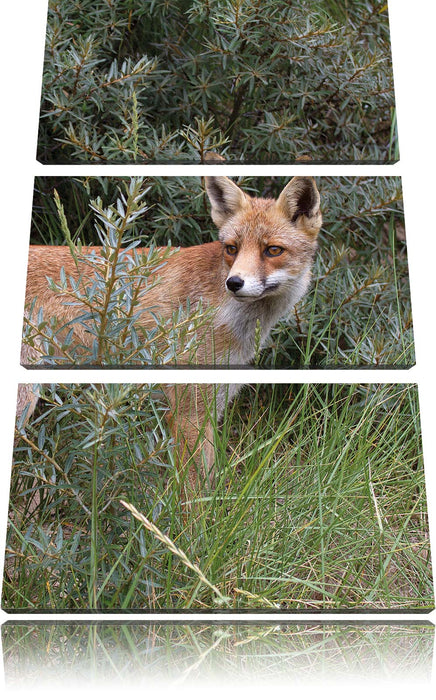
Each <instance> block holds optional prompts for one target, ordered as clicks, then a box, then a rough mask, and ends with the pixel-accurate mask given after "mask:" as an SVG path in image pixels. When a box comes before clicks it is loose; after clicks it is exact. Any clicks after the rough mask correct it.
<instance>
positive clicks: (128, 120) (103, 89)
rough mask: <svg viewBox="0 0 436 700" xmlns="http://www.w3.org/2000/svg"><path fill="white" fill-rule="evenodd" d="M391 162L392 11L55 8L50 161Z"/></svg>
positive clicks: (371, 1)
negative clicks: (303, 160) (223, 159)
mask: <svg viewBox="0 0 436 700" xmlns="http://www.w3.org/2000/svg"><path fill="white" fill-rule="evenodd" d="M211 154H215V159H216V155H217V154H218V156H221V159H222V158H225V159H226V160H227V161H229V162H244V163H250V162H257V163H278V162H286V163H288V162H292V161H295V160H298V159H299V158H305V157H308V158H310V159H312V160H313V161H315V162H337V161H348V162H354V161H366V162H390V161H392V160H395V159H396V158H397V157H398V153H397V146H396V126H395V111H394V93H393V77H392V65H391V58H390V46H389V24H388V14H387V4H386V3H385V2H380V1H379V0H354V1H353V2H350V3H346V4H345V6H344V3H339V2H336V1H335V0H324V1H322V2H318V3H313V2H310V1H309V0H300V2H298V3H290V2H289V1H288V0H267V1H266V2H265V0H213V1H212V0H207V1H205V0H172V1H171V2H169V1H168V0H152V1H151V2H140V1H139V0H75V2H71V0H49V11H48V24H47V39H46V56H45V64H44V75H43V87H42V104H41V121H40V132H39V146H38V158H39V159H40V160H41V161H42V162H46V163H54V162H57V163H67V162H75V161H87V162H91V163H107V162H120V163H121V162H149V163H153V162H154V163H159V162H162V163H163V162H181V163H182V162H206V161H207V159H208V157H209V158H210V157H212V159H213V158H214V156H211Z"/></svg>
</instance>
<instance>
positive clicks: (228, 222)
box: [206, 176, 322, 302]
mask: <svg viewBox="0 0 436 700" xmlns="http://www.w3.org/2000/svg"><path fill="white" fill-rule="evenodd" d="M206 189H207V193H208V196H209V199H210V202H211V207H212V210H211V215H212V219H213V221H214V223H215V224H216V225H217V226H218V228H219V239H220V241H221V243H222V245H223V257H224V261H225V264H226V266H227V267H228V274H227V278H226V289H227V291H228V293H229V294H231V295H232V297H234V298H235V299H237V300H238V301H241V302H249V301H255V300H258V299H261V298H265V297H267V296H275V295H279V294H283V292H284V291H285V290H286V289H290V288H291V287H292V286H295V285H296V284H298V282H299V280H302V279H303V278H305V279H307V282H308V280H309V278H310V269H311V266H312V261H313V256H314V253H315V250H316V246H317V236H318V232H319V230H320V228H321V224H322V217H321V211H320V197H319V193H318V190H317V187H316V185H315V181H314V180H313V178H311V177H294V178H293V179H292V180H291V181H290V182H289V183H288V184H287V185H286V187H285V188H284V190H283V191H282V193H281V194H280V196H279V198H278V199H277V200H274V199H260V198H258V197H250V196H249V195H247V194H246V193H245V192H243V191H242V190H241V189H240V188H239V187H238V186H237V185H236V184H235V183H234V182H233V181H232V180H230V179H229V178H227V177H223V176H220V177H206Z"/></svg>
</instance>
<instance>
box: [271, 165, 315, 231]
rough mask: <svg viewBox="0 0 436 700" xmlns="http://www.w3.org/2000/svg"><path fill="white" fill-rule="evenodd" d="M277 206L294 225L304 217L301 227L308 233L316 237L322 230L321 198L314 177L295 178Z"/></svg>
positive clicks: (284, 191)
mask: <svg viewBox="0 0 436 700" xmlns="http://www.w3.org/2000/svg"><path fill="white" fill-rule="evenodd" d="M276 206H277V207H278V209H279V210H280V211H281V213H282V214H284V215H285V216H286V218H287V219H289V220H290V221H291V222H292V223H296V222H297V221H298V220H299V219H300V218H301V217H304V218H302V219H301V226H302V228H304V230H305V231H307V232H308V233H311V234H314V235H316V234H317V233H318V231H319V229H320V228H321V224H322V217H321V210H320V197H319V192H318V189H317V187H316V184H315V180H314V179H313V178H312V177H293V178H292V180H291V181H290V182H288V184H287V185H286V187H285V189H284V190H283V191H282V193H281V194H280V197H279V198H278V200H277V205H276ZM298 223H299V224H300V222H299V221H298Z"/></svg>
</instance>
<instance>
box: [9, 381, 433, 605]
mask: <svg viewBox="0 0 436 700" xmlns="http://www.w3.org/2000/svg"><path fill="white" fill-rule="evenodd" d="M43 395H44V398H45V401H44V403H43V404H42V405H41V408H40V413H39V415H36V414H35V417H34V418H33V419H32V421H31V423H30V424H29V425H28V426H27V427H26V428H23V427H22V428H21V431H20V430H19V436H18V437H17V446H16V449H15V462H14V469H13V473H12V488H11V499H10V524H9V528H8V542H7V547H6V566H5V579H4V587H3V606H4V608H5V609H7V610H15V611H18V610H37V609H39V610H41V609H45V610H50V611H55V610H61V611H62V610H64V611H67V610H69V611H74V610H88V611H91V610H112V611H116V610H181V609H183V610H202V611H207V610H213V609H217V608H220V609H229V610H230V609H232V610H237V609H243V610H247V609H249V610H254V609H256V610H269V611H274V610H276V611H277V610H303V609H304V610H306V609H310V610H345V609H347V610H348V609H350V610H367V611H369V610H396V609H398V610H404V611H405V610H428V609H430V608H431V607H432V606H433V588H432V577H431V562H430V548H429V540H428V524H427V503H426V495H425V483H424V470H423V464H422V450H421V439H420V422H419V407H418V396H417V390H416V387H415V386H414V385H392V386H391V385H343V386H339V385H297V386H288V385H276V386H269V385H266V386H263V385H259V386H258V387H256V388H253V387H247V388H246V389H244V391H243V392H242V393H241V395H240V396H239V398H238V399H237V401H235V402H234V403H233V405H232V406H231V407H230V408H228V409H227V411H226V413H225V415H224V418H223V421H222V424H221V425H220V426H217V425H216V421H214V418H213V407H211V418H212V421H214V423H213V424H214V433H215V476H216V480H215V485H214V487H213V488H212V489H211V488H210V487H208V486H207V485H206V484H203V485H202V484H199V487H198V494H197V496H195V495H193V496H192V500H193V503H192V504H191V505H192V508H191V509H190V510H187V509H186V508H183V506H182V503H181V500H180V497H179V494H180V484H179V480H180V478H181V474H179V473H178V470H177V466H175V462H174V459H173V452H172V450H173V447H172V440H171V438H170V437H169V435H168V433H167V430H166V427H165V422H163V421H162V418H163V417H164V415H165V410H166V408H165V401H164V399H163V396H162V395H161V394H160V390H159V387H149V386H146V385H130V386H127V385H102V386H89V387H86V386H82V387H80V386H77V385H71V386H70V385H69V386H54V387H51V388H50V387H48V386H47V387H44V391H43ZM96 407H97V411H98V415H101V416H107V419H106V420H105V423H104V428H102V423H101V421H100V420H99V419H98V417H97V415H96ZM180 410H182V407H180ZM132 514H133V515H132Z"/></svg>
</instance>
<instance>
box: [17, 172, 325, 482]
mask: <svg viewBox="0 0 436 700" xmlns="http://www.w3.org/2000/svg"><path fill="white" fill-rule="evenodd" d="M206 187H207V192H208V196H209V199H210V202H211V205H212V210H211V214H212V218H213V220H214V222H215V223H216V224H217V226H218V228H219V240H218V241H215V242H212V243H205V244H203V245H197V246H192V247H189V248H182V249H180V250H178V251H176V252H174V253H173V254H172V255H171V256H170V257H169V258H168V260H167V261H166V262H165V263H164V264H163V266H161V267H160V268H159V270H158V271H157V273H156V275H157V277H158V281H157V284H156V285H155V286H152V287H151V288H150V289H149V290H148V291H147V293H146V294H145V295H144V297H143V300H142V301H141V304H142V306H143V309H144V311H143V316H142V317H141V325H142V326H143V327H144V328H147V327H148V328H150V327H152V326H153V325H154V323H155V321H154V319H153V316H152V315H151V314H150V313H148V312H147V309H149V308H151V307H152V308H153V312H154V313H155V314H157V315H160V316H161V317H163V318H171V315H172V313H173V311H174V310H176V309H178V308H179V307H180V305H186V302H187V300H189V302H190V303H191V305H192V304H195V303H196V302H199V301H201V303H202V304H203V305H204V306H206V307H208V308H209V309H211V310H212V313H211V316H210V320H209V323H208V325H207V326H206V328H205V329H202V331H201V332H202V338H201V341H202V342H201V343H200V346H199V348H198V350H197V352H196V358H195V360H196V363H197V364H199V365H210V364H217V365H220V364H221V365H222V364H229V365H233V366H239V365H247V364H249V363H250V361H251V360H252V359H253V357H254V354H255V350H256V341H255V335H256V329H259V327H260V344H261V345H264V344H265V343H266V341H267V339H268V336H269V333H270V331H271V329H272V327H273V326H274V325H275V323H276V322H277V321H278V319H279V318H282V317H285V316H287V315H288V314H289V313H290V312H291V310H292V308H293V306H294V305H295V303H296V302H297V301H298V300H299V299H300V298H301V297H302V296H303V295H304V293H305V292H306V290H307V288H308V285H309V282H310V276H311V267H312V261H313V256H314V253H315V250H316V245H317V242H316V239H317V234H318V231H319V229H320V226H321V213H320V206H319V195H318V191H317V189H316V186H315V183H314V181H313V180H312V179H311V178H308V177H297V178H293V180H291V181H290V182H289V183H288V185H287V186H286V187H285V188H284V190H283V192H282V193H281V195H280V197H279V198H278V200H273V199H260V198H253V197H250V196H248V195H247V194H246V193H244V192H243V191H242V190H241V189H240V188H239V187H237V185H236V184H235V183H234V182H233V181H232V180H229V179H228V178H226V177H208V178H206ZM91 250H94V251H97V252H99V250H100V249H99V248H97V247H92V248H90V249H88V250H86V249H84V250H83V251H82V255H81V256H80V260H79V264H78V265H77V264H76V261H75V260H74V259H73V257H72V255H71V253H70V251H69V249H68V247H66V246H31V247H30V252H29V265H28V276H27V289H26V308H29V306H30V305H31V304H32V303H34V309H35V311H36V312H37V311H38V309H39V308H42V310H43V317H44V319H45V320H47V319H50V318H56V320H57V323H58V324H59V325H63V324H65V323H70V324H72V326H73V328H74V335H75V339H76V340H77V342H78V343H81V344H83V345H84V346H86V345H87V344H89V342H90V339H89V334H87V333H86V332H85V331H84V329H83V327H81V325H80V324H79V323H74V319H75V318H76V317H77V316H79V315H80V313H81V312H82V311H83V310H84V309H81V308H80V307H78V306H67V305H66V304H65V301H64V296H63V295H60V294H59V293H57V292H56V291H53V290H52V289H50V288H49V285H48V283H47V277H51V278H52V279H53V280H55V281H58V280H59V279H60V275H61V269H62V268H63V270H64V271H65V273H66V275H67V277H71V278H73V279H74V280H76V281H80V283H81V285H82V286H83V289H84V288H85V286H86V284H87V283H88V284H89V281H90V280H91V279H92V276H93V274H94V269H93V267H92V266H91V265H90V264H89V261H87V260H86V253H87V252H88V253H89V252H90V251H91ZM144 252H145V251H144ZM35 300H36V301H35ZM40 357H41V352H40V351H39V349H38V347H35V348H29V347H28V346H26V345H25V344H24V343H23V347H22V363H23V364H24V365H30V364H35V363H37V362H38V360H39V359H40ZM179 357H180V363H183V359H184V349H183V348H180V353H179ZM79 359H80V358H79ZM166 391H167V395H168V398H169V402H170V405H171V406H172V414H171V416H170V419H169V422H170V425H171V429H172V432H173V434H174V436H175V439H176V442H177V443H178V444H179V445H180V447H179V454H182V453H183V455H184V456H183V458H181V463H183V464H184V463H186V462H187V455H189V454H194V456H195V457H196V458H197V459H196V463H197V464H198V462H199V459H198V456H199V454H200V453H201V452H203V453H204V454H205V458H204V462H203V461H202V460H200V462H202V464H203V466H202V467H201V466H200V474H202V478H201V481H202V480H204V478H205V476H206V474H205V472H206V471H210V470H211V467H212V463H213V445H212V433H211V428H210V425H209V424H208V421H207V407H208V405H210V401H211V400H212V391H211V388H210V387H209V388H208V387H203V388H200V387H198V386H196V385H193V386H192V387H190V388H185V391H184V394H183V397H182V401H183V403H182V404H181V402H180V396H179V397H177V396H176V395H177V389H176V388H175V387H168V388H167V389H166ZM236 391H237V387H231V388H230V390H229V391H227V390H225V391H224V390H221V392H220V391H218V406H219V409H218V412H221V411H222V410H223V407H224V405H225V402H226V400H231V398H232V396H234V394H235V393H236ZM179 394H180V391H179ZM29 401H30V402H31V403H32V406H31V410H33V405H34V399H33V398H32V397H31V396H26V395H25V393H24V394H23V396H21V397H20V405H19V409H18V412H20V411H22V410H23V408H24V405H25V403H27V402H29ZM203 424H204V425H205V436H204V439H203V441H202V443H201V444H197V442H198V434H199V430H200V429H201V427H202V425H203ZM194 461H195V460H194ZM194 461H193V462H192V464H193V463H194ZM192 464H191V468H190V469H189V471H188V475H187V484H188V487H189V490H190V491H191V492H193V491H194V489H195V488H196V487H198V481H199V475H198V470H197V469H196V468H194V467H193V466H192Z"/></svg>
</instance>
